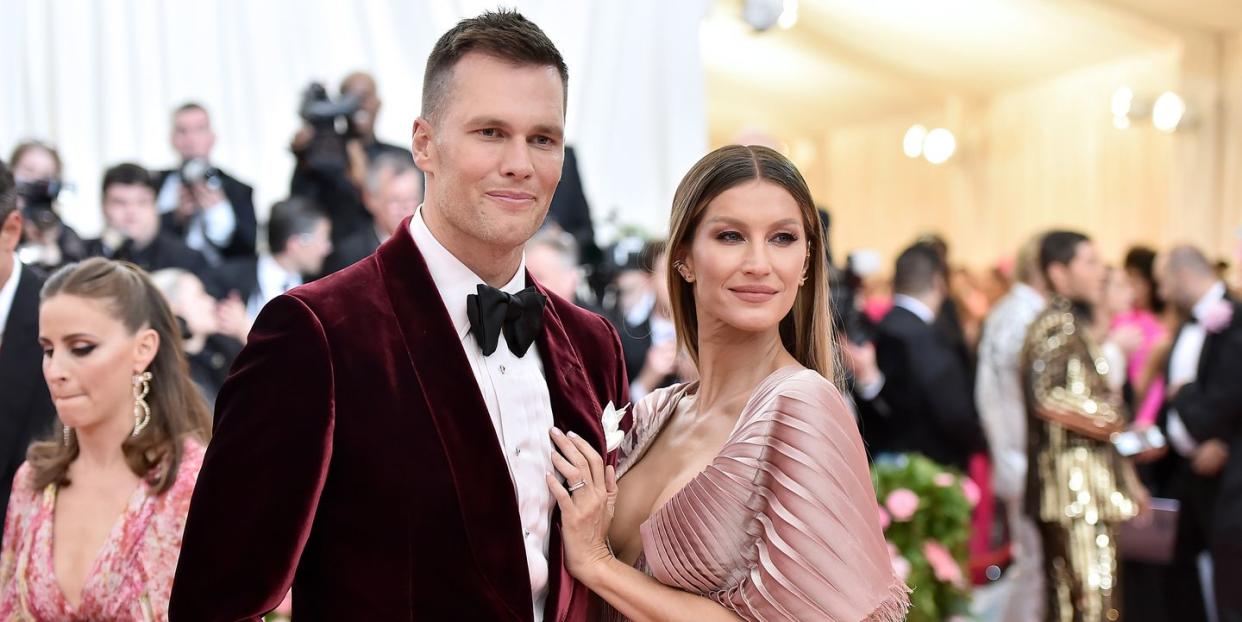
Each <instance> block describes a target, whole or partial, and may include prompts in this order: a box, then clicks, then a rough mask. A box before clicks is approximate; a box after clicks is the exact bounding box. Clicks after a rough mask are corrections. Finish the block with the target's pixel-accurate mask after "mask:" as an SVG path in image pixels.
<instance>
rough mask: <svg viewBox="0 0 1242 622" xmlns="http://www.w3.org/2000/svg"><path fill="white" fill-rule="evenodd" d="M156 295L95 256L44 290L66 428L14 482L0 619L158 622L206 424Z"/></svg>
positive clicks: (129, 272) (46, 350)
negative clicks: (153, 621) (156, 621)
mask: <svg viewBox="0 0 1242 622" xmlns="http://www.w3.org/2000/svg"><path fill="white" fill-rule="evenodd" d="M179 333H180V331H179V329H178V327H177V325H176V322H175V321H174V320H173V316H172V313H171V312H170V311H169V310H168V305H167V303H166V302H165V301H164V298H163V296H161V295H160V293H159V292H158V291H157V290H156V289H155V286H154V285H152V284H151V281H150V279H148V278H147V275H146V274H145V273H143V272H142V271H141V270H140V269H139V268H137V267H136V266H134V265H132V264H127V263H121V262H116V261H110V260H107V259H101V258H93V259H88V260H85V261H83V262H81V263H78V264H71V265H69V266H66V267H65V268H63V269H61V270H60V271H58V272H57V273H56V274H54V275H52V277H51V278H50V279H48V281H47V283H46V284H45V285H44V287H43V292H42V302H41V303H40V306H39V344H40V347H41V348H42V349H43V376H44V379H45V380H46V383H47V386H48V388H49V390H50V392H51V394H52V399H53V401H54V403H55V405H56V412H57V415H58V416H59V419H60V423H61V425H60V426H59V429H57V430H55V431H54V432H53V433H52V434H51V435H50V436H49V437H46V438H45V439H44V440H41V441H39V442H37V443H35V444H33V445H31V447H30V451H29V454H28V457H27V460H26V462H25V463H24V464H23V465H22V466H21V468H20V469H19V470H18V472H17V475H16V479H15V480H14V482H15V487H14V490H13V494H12V499H11V501H10V503H9V516H8V519H7V521H6V522H5V533H4V544H3V552H2V553H0V618H3V619H6V620H11V619H18V620H69V619H82V620H166V619H167V617H168V599H169V595H170V593H171V590H172V579H173V573H174V572H175V571H176V567H177V557H178V553H179V546H180V542H181V535H182V531H183V529H184V525H185V517H186V514H187V512H188V510H189V506H190V496H191V494H192V493H193V491H194V482H195V480H196V479H197V477H198V470H199V467H200V466H201V465H202V458H203V448H204V445H205V444H206V442H207V438H208V435H209V434H210V430H211V415H210V414H209V413H208V411H207V406H206V404H204V402H203V399H202V397H201V396H200V395H199V393H198V390H197V389H196V388H195V387H194V383H193V382H192V381H191V380H190V378H189V376H188V375H187V374H186V372H185V369H186V367H185V357H184V355H183V354H182V352H181V339H180V336H179Z"/></svg>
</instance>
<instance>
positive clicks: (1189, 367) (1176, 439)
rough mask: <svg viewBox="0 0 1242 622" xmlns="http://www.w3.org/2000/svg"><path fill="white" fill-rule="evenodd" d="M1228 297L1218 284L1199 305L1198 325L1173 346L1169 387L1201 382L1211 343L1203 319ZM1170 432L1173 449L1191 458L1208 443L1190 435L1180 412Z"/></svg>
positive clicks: (1186, 329) (1187, 329)
mask: <svg viewBox="0 0 1242 622" xmlns="http://www.w3.org/2000/svg"><path fill="white" fill-rule="evenodd" d="M1224 297H1225V284H1224V283H1220V282H1217V283H1216V284H1215V285H1213V286H1212V289H1209V290H1208V291H1207V293H1206V294H1204V295H1203V297H1202V298H1200V299H1199V302H1196V303H1195V306H1194V309H1192V310H1191V315H1193V316H1194V318H1195V320H1197V321H1195V322H1187V323H1186V324H1185V325H1184V326H1182V330H1181V332H1179V333H1178V334H1177V343H1175V344H1174V345H1173V352H1172V353H1170V354H1169V386H1171V387H1174V386H1178V385H1183V384H1190V383H1192V382H1194V381H1195V380H1197V379H1198V378H1199V357H1200V356H1201V355H1202V354H1203V342H1204V341H1205V340H1206V339H1207V328H1205V327H1204V326H1203V319H1204V317H1206V316H1207V312H1208V309H1210V308H1211V307H1212V305H1214V304H1216V303H1217V302H1219V301H1220V300H1222V299H1224ZM1168 432H1169V443H1170V444H1172V445H1173V449H1174V450H1176V451H1177V453H1179V454H1181V455H1182V456H1184V457H1187V458H1189V457H1190V456H1191V455H1192V454H1194V453H1195V450H1196V449H1198V448H1199V441H1201V440H1206V439H1195V438H1194V437H1193V436H1191V435H1190V431H1189V430H1187V429H1186V424H1185V423H1183V422H1182V418H1181V416H1180V415H1178V413H1177V409H1172V408H1171V409H1169V422H1168Z"/></svg>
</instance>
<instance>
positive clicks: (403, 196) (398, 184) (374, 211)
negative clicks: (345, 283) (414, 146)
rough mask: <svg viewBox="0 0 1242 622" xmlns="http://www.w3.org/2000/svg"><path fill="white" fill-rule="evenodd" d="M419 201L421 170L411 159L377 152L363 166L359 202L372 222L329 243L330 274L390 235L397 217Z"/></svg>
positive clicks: (326, 267) (327, 264) (409, 211)
mask: <svg viewBox="0 0 1242 622" xmlns="http://www.w3.org/2000/svg"><path fill="white" fill-rule="evenodd" d="M422 201H423V172H422V171H420V170H418V167H417V166H414V161H413V160H411V159H410V158H408V157H406V156H404V155H402V154H399V153H381V154H380V155H379V156H378V157H376V158H375V159H374V160H371V161H370V164H368V166H367V179H366V184H365V185H364V186H363V188H362V202H363V204H364V205H366V208H367V212H368V213H370V214H371V220H372V226H370V227H363V228H361V229H358V230H357V231H354V232H353V233H351V234H349V235H347V236H345V237H344V238H342V239H341V241H340V242H337V243H336V244H333V249H332V254H331V255H330V256H328V260H327V262H325V264H324V271H325V273H327V274H331V273H333V272H336V271H337V270H340V269H341V268H344V267H346V266H349V265H351V264H353V263H355V262H357V261H360V260H362V259H363V258H365V257H367V256H368V255H370V254H371V253H374V252H375V249H377V248H379V245H380V242H383V241H385V240H387V239H388V238H389V236H391V235H392V233H393V231H396V230H397V227H398V226H400V225H401V221H402V220H405V219H406V218H407V217H409V216H412V215H414V210H416V209H418V204H419V203H422Z"/></svg>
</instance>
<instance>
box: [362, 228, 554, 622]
mask: <svg viewBox="0 0 1242 622" xmlns="http://www.w3.org/2000/svg"><path fill="white" fill-rule="evenodd" d="M409 223H410V219H409V218H406V219H405V220H404V221H402V223H401V226H400V228H399V229H398V232H397V234H395V235H393V236H392V237H391V238H389V239H388V241H387V242H384V244H382V245H381V246H380V247H379V249H378V250H377V251H376V254H377V257H378V261H379V266H380V271H381V276H382V278H383V281H384V285H385V287H386V289H387V291H388V296H389V299H390V300H391V302H392V306H393V311H394V312H395V314H396V318H397V322H398V324H399V325H400V329H401V333H402V336H403V338H404V340H405V346H406V350H407V351H408V352H409V355H410V361H411V364H412V367H413V372H414V374H415V376H416V377H417V379H418V384H419V387H420V388H421V390H422V395H423V397H424V399H425V400H426V408H427V412H428V413H429V414H430V416H431V419H432V421H433V422H434V424H435V427H436V430H437V432H438V433H439V436H440V443H441V445H442V446H443V447H444V454H445V457H446V458H447V460H448V462H449V466H450V468H451V470H452V473H453V479H454V487H455V488H456V490H457V500H458V505H459V506H460V508H461V517H460V518H459V517H457V516H455V515H451V514H450V515H446V516H445V518H444V519H445V520H447V521H456V520H462V521H464V524H465V526H466V530H467V532H468V533H469V540H470V549H471V551H472V553H473V557H474V560H475V562H476V563H477V565H478V567H479V570H480V571H481V572H482V574H483V577H484V580H485V581H486V582H488V584H489V585H490V587H491V588H492V589H493V590H495V591H496V593H497V594H496V596H497V597H498V598H499V599H501V600H503V601H504V602H505V603H506V604H507V605H508V606H509V608H510V609H511V610H513V615H514V618H515V619H519V620H529V619H530V618H531V609H530V577H529V576H528V573H527V571H526V564H525V560H526V549H525V547H524V545H523V543H522V538H521V535H520V534H521V533H522V526H521V525H522V522H521V518H520V516H519V515H518V509H517V496H516V494H515V493H514V490H513V480H512V479H511V478H510V476H509V467H508V465H507V463H506V462H505V459H504V454H503V452H502V450H501V448H500V442H499V440H498V439H497V438H496V430H495V427H493V425H492V420H491V417H490V416H489V415H488V413H487V405H486V403H484V401H483V396H482V395H481V394H480V393H479V388H478V384H477V383H476V382H475V379H474V372H472V371H471V369H470V362H469V360H467V359H466V354H465V352H463V351H462V347H461V343H460V342H459V341H458V338H457V331H456V329H454V327H453V323H452V320H450V319H449V315H448V311H447V310H446V309H445V306H444V302H443V301H442V300H440V296H439V293H438V291H437V289H436V285H435V282H434V281H433V280H432V279H431V273H430V272H428V271H427V264H426V262H425V261H424V260H423V255H422V253H420V252H419V250H418V247H417V245H416V244H414V239H413V237H411V235H410V230H409ZM553 403H554V404H555V402H553ZM408 408H409V410H410V411H411V414H413V413H414V412H416V411H417V409H418V406H417V405H415V404H410V405H408ZM417 476H418V474H417V473H412V474H410V477H417ZM427 511H441V509H439V508H428V509H427ZM424 535H426V536H427V537H432V538H434V537H435V534H424ZM417 563H434V562H432V561H431V560H420V561H419V562H417ZM461 596H462V595H459V594H445V595H444V597H445V598H458V597H461Z"/></svg>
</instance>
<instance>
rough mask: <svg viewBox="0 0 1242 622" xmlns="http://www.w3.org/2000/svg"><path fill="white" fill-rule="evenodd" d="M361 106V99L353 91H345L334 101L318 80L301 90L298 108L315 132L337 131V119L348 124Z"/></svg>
mask: <svg viewBox="0 0 1242 622" xmlns="http://www.w3.org/2000/svg"><path fill="white" fill-rule="evenodd" d="M361 108H362V99H361V98H360V97H358V96H357V95H356V94H353V93H345V94H342V95H341V96H340V97H338V98H337V99H336V100H335V101H334V100H333V99H332V98H331V97H329V96H328V91H327V89H325V88H324V87H323V85H322V84H320V83H318V82H312V83H311V84H310V86H307V87H306V90H304V91H302V107H301V108H300V109H299V110H298V114H299V115H301V117H302V119H304V120H305V121H306V122H307V123H309V124H310V125H311V126H312V127H314V128H315V130H316V132H318V131H320V130H326V131H331V132H336V131H337V120H338V119H340V120H342V121H344V122H345V124H346V126H349V125H350V120H351V117H353V116H354V114H355V113H357V112H358V110H359V109H361Z"/></svg>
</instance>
